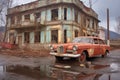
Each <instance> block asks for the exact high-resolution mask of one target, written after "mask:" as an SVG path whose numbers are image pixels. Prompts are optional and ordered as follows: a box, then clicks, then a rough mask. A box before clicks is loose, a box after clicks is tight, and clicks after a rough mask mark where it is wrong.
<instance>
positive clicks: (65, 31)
mask: <svg viewBox="0 0 120 80" xmlns="http://www.w3.org/2000/svg"><path fill="white" fill-rule="evenodd" d="M64 43H67V30H64Z"/></svg>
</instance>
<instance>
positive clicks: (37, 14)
mask: <svg viewBox="0 0 120 80" xmlns="http://www.w3.org/2000/svg"><path fill="white" fill-rule="evenodd" d="M40 18H41V13H40V12H38V13H35V19H36V20H37V22H40Z"/></svg>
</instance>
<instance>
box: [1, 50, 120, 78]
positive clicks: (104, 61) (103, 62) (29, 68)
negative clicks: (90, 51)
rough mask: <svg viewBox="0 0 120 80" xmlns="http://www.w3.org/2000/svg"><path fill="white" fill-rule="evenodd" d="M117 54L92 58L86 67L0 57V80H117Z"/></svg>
mask: <svg viewBox="0 0 120 80" xmlns="http://www.w3.org/2000/svg"><path fill="white" fill-rule="evenodd" d="M119 75H120V50H113V51H111V54H109V55H108V56H107V57H106V58H100V57H97V58H92V59H90V60H89V61H88V62H87V64H85V65H83V64H79V63H78V62H77V60H73V59H72V60H71V59H65V60H63V61H60V62H57V61H55V58H54V57H52V56H49V57H37V58H28V57H27V58H26V57H24V58H23V57H15V56H10V55H3V54H0V80H119Z"/></svg>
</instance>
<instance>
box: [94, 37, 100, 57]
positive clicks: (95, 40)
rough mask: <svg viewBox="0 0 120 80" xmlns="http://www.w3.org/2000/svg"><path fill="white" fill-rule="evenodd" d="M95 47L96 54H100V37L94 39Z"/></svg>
mask: <svg viewBox="0 0 120 80" xmlns="http://www.w3.org/2000/svg"><path fill="white" fill-rule="evenodd" d="M93 41H94V42H93V48H94V55H99V54H100V44H99V40H98V39H94V40H93Z"/></svg>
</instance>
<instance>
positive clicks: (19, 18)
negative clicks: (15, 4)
mask: <svg viewBox="0 0 120 80" xmlns="http://www.w3.org/2000/svg"><path fill="white" fill-rule="evenodd" d="M20 21H21V16H20V15H18V16H17V23H20Z"/></svg>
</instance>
